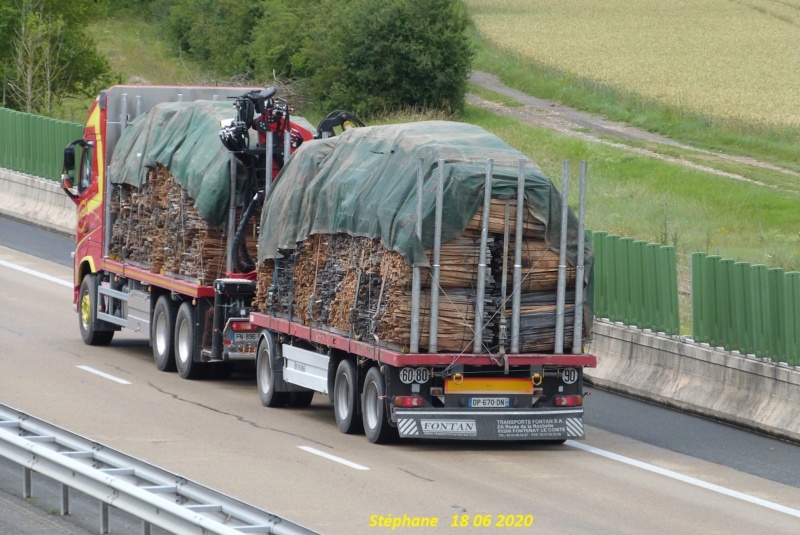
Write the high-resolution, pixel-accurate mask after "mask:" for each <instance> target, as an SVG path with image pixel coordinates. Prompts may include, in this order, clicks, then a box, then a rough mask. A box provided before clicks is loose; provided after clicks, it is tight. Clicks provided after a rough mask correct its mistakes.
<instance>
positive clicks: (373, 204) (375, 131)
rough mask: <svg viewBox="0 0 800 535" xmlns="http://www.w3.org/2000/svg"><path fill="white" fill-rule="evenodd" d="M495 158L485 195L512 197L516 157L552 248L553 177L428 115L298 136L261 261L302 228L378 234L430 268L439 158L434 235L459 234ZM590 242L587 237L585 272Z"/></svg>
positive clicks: (557, 206)
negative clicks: (306, 138) (419, 220)
mask: <svg viewBox="0 0 800 535" xmlns="http://www.w3.org/2000/svg"><path fill="white" fill-rule="evenodd" d="M420 158H422V159H423V160H424V172H425V181H424V191H425V193H424V196H423V225H422V228H423V235H422V241H420V240H419V239H418V238H417V236H416V233H415V220H416V211H417V208H416V205H417V192H416V188H417V185H416V183H417V169H418V165H419V164H418V161H419V159H420ZM487 158H493V160H494V179H493V183H492V196H493V197H512V198H516V191H517V177H518V165H519V159H520V158H524V159H525V160H526V162H527V165H526V167H525V197H526V199H527V206H528V207H529V210H530V211H531V212H532V214H533V215H534V216H535V217H536V218H537V219H539V220H540V221H542V222H544V223H545V225H546V234H545V236H546V241H547V243H548V245H549V246H550V247H551V248H552V249H554V250H557V249H558V247H559V236H560V220H561V199H560V196H559V193H558V192H557V191H556V189H555V187H554V186H553V183H552V182H551V181H550V179H549V178H547V177H546V176H544V174H543V173H542V171H541V170H540V169H539V168H538V167H537V166H536V164H534V163H533V162H531V161H530V160H529V159H528V158H526V157H525V155H524V154H522V153H521V152H519V151H518V150H516V149H514V148H513V147H511V146H509V145H508V144H506V143H505V142H504V141H502V140H501V139H500V138H498V137H497V136H495V135H493V134H490V133H488V132H486V131H485V130H483V129H481V128H479V127H477V126H474V125H469V124H464V123H456V122H447V121H426V122H418V123H408V124H398V125H388V126H374V127H365V128H357V129H354V130H349V131H347V132H345V133H344V134H343V135H341V136H339V137H335V138H331V139H327V140H320V141H312V142H307V143H304V144H303V145H302V146H301V147H300V148H299V149H298V151H297V152H296V153H295V154H294V156H293V157H292V159H291V160H290V161H289V163H288V164H287V165H286V167H284V169H283V170H282V171H281V173H280V175H279V176H278V178H277V179H276V181H275V182H274V184H273V188H272V191H271V193H270V195H269V196H268V198H267V199H266V202H265V205H264V210H263V212H262V219H261V234H260V237H259V261H263V260H264V259H266V258H279V257H280V256H281V253H280V250H291V249H294V248H296V246H297V243H298V242H301V241H303V240H304V239H305V238H307V237H308V236H310V235H313V234H318V233H323V234H331V233H340V232H341V233H347V234H350V235H354V236H367V237H372V238H380V239H381V240H382V241H383V243H384V244H385V245H386V247H388V248H389V249H392V250H395V251H397V252H399V253H400V254H402V255H403V256H404V257H405V258H406V259H407V260H408V261H409V263H410V264H412V265H420V266H428V265H429V261H428V258H427V257H426V255H425V248H430V247H431V246H432V244H433V239H434V214H435V204H436V180H438V177H439V160H440V159H444V174H445V182H444V202H443V206H444V209H443V221H442V241H443V242H444V241H447V240H450V239H452V238H455V237H456V236H459V235H460V234H462V233H463V231H464V229H465V228H466V226H467V223H468V222H469V221H470V220H471V219H472V218H473V216H474V215H475V214H476V213H477V211H478V209H479V208H480V206H481V204H482V202H483V189H484V182H485V176H486V159H487ZM577 226H578V225H577V219H576V218H575V216H574V215H573V214H572V213H571V212H570V217H569V234H568V243H569V246H568V248H567V249H568V251H567V257H568V260H569V261H570V263H571V264H572V265H574V264H575V257H576V252H577ZM592 258H593V257H592V253H591V246H590V244H589V243H588V241H587V244H586V263H587V270H586V273H587V278H588V274H589V273H590V272H591V269H590V268H591V262H592Z"/></svg>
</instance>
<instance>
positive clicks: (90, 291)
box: [78, 275, 114, 346]
mask: <svg viewBox="0 0 800 535" xmlns="http://www.w3.org/2000/svg"><path fill="white" fill-rule="evenodd" d="M96 310H97V275H86V276H85V277H84V278H83V281H82V282H81V291H80V293H79V294H78V326H79V327H80V329H81V338H83V342H84V343H85V344H87V345H90V346H107V345H108V344H110V343H111V339H112V338H114V331H98V330H96V329H95V328H94V321H95V318H96V316H95V311H96Z"/></svg>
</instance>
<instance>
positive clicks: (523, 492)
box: [0, 220, 800, 534]
mask: <svg viewBox="0 0 800 535" xmlns="http://www.w3.org/2000/svg"><path fill="white" fill-rule="evenodd" d="M9 228H11V229H12V230H11V231H9V230H7V229H9ZM8 232H13V233H14V234H15V235H16V237H15V238H14V239H15V240H17V241H12V240H9V239H7V236H8ZM45 234H47V233H45ZM21 236H25V238H21ZM51 238H52V235H50V237H49V238H40V231H38V230H35V229H30V228H17V227H13V225H12V226H8V222H7V221H3V220H0V284H2V286H3V288H4V292H3V294H2V298H0V299H1V300H2V306H0V348H2V349H1V350H0V351H1V352H0V355H1V356H0V402H2V403H5V404H8V405H11V406H13V407H16V408H18V409H20V410H22V411H25V412H29V413H31V414H33V415H35V416H37V417H39V418H42V419H45V420H48V421H50V422H52V423H54V424H56V425H60V426H62V427H65V428H68V429H70V430H72V431H74V432H77V433H79V434H82V435H84V436H87V437H91V438H92V439H94V440H98V441H100V442H103V443H107V444H108V445H110V446H111V447H114V448H116V449H119V450H122V451H124V452H126V453H128V454H131V455H134V456H135V457H139V458H141V459H143V460H145V461H148V462H151V463H154V464H156V465H159V466H162V467H164V468H166V469H168V470H171V471H174V472H177V473H180V474H182V475H183V476H185V477H188V478H190V479H193V480H195V481H197V482H199V483H202V484H204V485H207V486H210V487H212V488H215V489H216V490H218V491H221V492H224V493H226V494H230V495H232V496H235V497H237V498H239V499H242V500H244V501H247V502H249V503H252V504H254V505H256V506H259V507H262V508H264V509H266V510H269V511H272V512H274V513H277V514H279V515H281V516H284V517H287V518H289V519H291V520H293V521H295V522H297V523H300V524H304V525H306V526H308V527H310V528H312V529H315V530H317V531H320V532H322V533H329V534H337V533H342V534H345V533H347V534H350V533H375V532H376V530H378V531H379V532H380V531H382V530H383V531H391V530H390V529H389V528H381V527H379V526H375V527H370V524H371V523H377V522H378V519H379V518H378V517H380V516H384V517H387V516H389V515H391V516H392V517H398V516H401V517H402V515H408V516H410V517H420V518H427V519H431V520H432V519H437V520H438V526H437V528H428V529H424V530H422V528H417V529H415V528H409V529H405V530H403V529H399V530H395V531H392V533H417V532H419V531H420V530H422V531H426V532H435V533H439V532H453V533H473V532H474V533H483V532H488V531H494V530H496V529H500V528H498V527H497V522H498V521H499V520H501V519H503V518H504V517H501V515H506V514H514V515H532V516H533V519H534V522H533V525H532V528H530V529H524V528H518V529H513V528H512V531H514V532H537V533H554V532H562V533H621V534H625V533H631V534H633V533H637V534H638V533H643V532H648V533H670V534H674V533H722V532H733V531H737V532H740V531H741V532H750V531H758V532H762V533H787V534H788V533H797V532H800V510H798V509H799V508H800V484H798V481H800V477H798V476H800V448H798V446H795V445H790V444H786V443H783V442H779V441H776V440H772V439H769V438H766V437H762V436H759V435H755V434H752V433H748V432H745V431H742V430H739V429H734V428H730V427H727V426H724V425H720V424H717V423H715V422H710V421H707V420H703V419H700V418H696V417H692V416H687V415H683V414H680V413H677V412H674V411H671V410H666V409H663V408H661V407H657V406H654V405H650V404H647V403H642V402H640V401H636V400H631V399H628V398H623V397H620V396H616V395H613V394H609V393H605V392H601V391H597V390H594V391H593V392H592V395H591V396H590V397H589V398H587V401H586V408H587V416H586V423H587V440H586V441H581V442H575V443H572V442H569V443H568V444H567V445H565V446H543V445H537V444H506V443H501V444H483V443H470V442H463V443H460V442H455V443H454V442H403V443H400V444H394V445H390V446H375V445H372V444H369V443H368V442H367V440H366V439H365V438H364V437H363V436H349V435H342V434H340V433H339V432H338V430H337V428H336V423H335V420H334V417H333V412H332V408H331V405H330V403H329V402H328V401H327V398H325V397H324V396H320V395H318V396H316V398H315V400H314V403H313V404H312V406H311V407H310V408H309V409H304V410H290V409H283V410H278V409H265V408H263V407H261V405H260V404H259V402H258V396H257V393H256V390H255V385H254V377H253V374H252V372H247V371H242V372H240V373H238V374H236V375H235V376H234V377H233V378H232V379H231V380H227V381H200V382H195V381H184V380H181V379H180V378H179V377H178V376H177V375H175V374H166V373H161V372H158V371H157V370H156V368H155V366H154V365H153V364H152V356H151V352H150V349H149V347H148V344H147V341H146V339H144V338H143V337H142V336H141V335H136V334H125V333H119V334H118V335H117V336H116V337H115V339H114V342H113V343H112V345H111V346H110V347H108V348H96V347H88V346H85V345H83V343H82V342H81V340H80V336H79V334H78V328H77V318H76V316H75V313H74V312H73V310H72V304H71V295H72V293H71V290H70V288H69V287H68V286H69V281H70V280H71V278H72V274H71V269H70V268H69V267H68V266H65V265H63V264H58V263H54V262H50V261H46V260H43V259H41V258H39V257H37V256H33V255H29V254H26V253H24V252H21V251H20V249H23V250H24V249H25V248H26V247H28V246H29V245H30V246H33V245H32V244H35V243H40V240H44V239H51ZM64 240H66V239H64ZM4 245H5V246H4ZM62 246H65V247H66V249H65V250H66V251H69V250H70V249H71V241H65V242H63V243H62V242H60V241H59V240H58V239H56V240H55V241H54V242H52V243H50V244H49V245H47V246H46V247H45V249H47V251H48V252H49V253H50V254H52V255H53V256H52V257H53V258H63V254H62V253H60V252H58V251H59V249H60V248H61V247H62ZM34 252H35V251H34ZM67 254H68V253H67ZM67 258H69V257H68V256H67ZM67 263H69V262H67ZM19 268H23V269H25V270H28V271H20V270H19ZM30 271H36V272H40V273H42V274H44V275H46V276H48V277H51V278H50V279H41V278H38V277H37V276H36V275H34V274H31V273H30ZM54 280H60V281H62V282H63V283H66V284H61V283H57V282H53V281H54ZM78 366H84V367H89V368H91V369H94V370H98V371H102V372H104V373H106V374H110V375H112V376H115V377H118V378H123V379H125V380H126V381H128V382H129V383H130V384H120V383H117V382H114V381H110V380H108V379H106V378H104V377H101V376H98V375H95V374H92V373H89V372H87V371H85V369H84V368H78ZM319 453H323V454H327V455H328V457H324V456H320V455H319ZM330 456H333V457H334V458H335V459H331V458H330ZM337 459H338V461H337ZM340 461H348V462H349V463H351V464H343V463H342V462H340ZM353 463H354V464H355V465H356V466H354V465H353ZM3 473H4V471H3V470H0V480H2V479H5V478H4V477H3V476H2V474H3ZM9 473H10V474H12V477H11V479H12V480H13V473H14V471H13V470H11V471H10V472H9ZM19 486H20V482H19V480H18V479H17V481H16V482H14V481H11V482H10V488H11V489H14V488H18V487H19ZM0 487H3V488H6V487H5V486H4V485H3V484H2V482H0ZM8 496H13V493H8V494H5V495H3V494H0V508H2V510H3V511H8V510H10V509H13V508H15V506H14V505H8V504H7V500H5V499H4V497H6V498H7V497H8ZM22 503H23V504H25V503H26V502H24V501H23V502H22ZM17 505H18V504H17ZM44 507H45V508H48V507H49V509H52V507H53V506H47V505H45V506H44ZM16 508H17V509H18V507H16ZM49 509H48V510H49ZM454 515H455V516H454ZM461 515H470V516H467V517H463V516H461ZM476 515H492V518H491V523H492V525H493V526H495V527H494V528H478V527H471V526H470V527H459V526H458V524H459V523H460V522H462V521H463V520H464V519H467V521H468V522H470V523H472V522H474V521H476V519H478V520H484V519H485V518H486V517H485V516H476ZM0 516H4V515H0ZM45 516H46V515H45ZM59 520H60V519H59ZM454 520H455V523H456V527H450V526H451V524H452V523H453V521H454ZM506 529H508V528H506ZM0 532H3V533H5V532H6V531H5V530H3V527H2V524H0ZM11 533H16V532H13V531H12V532H11ZM19 533H44V532H38V531H29V532H22V531H20V532H19ZM52 533H62V531H53V532H52ZM70 533H72V532H70ZM75 533H80V532H75Z"/></svg>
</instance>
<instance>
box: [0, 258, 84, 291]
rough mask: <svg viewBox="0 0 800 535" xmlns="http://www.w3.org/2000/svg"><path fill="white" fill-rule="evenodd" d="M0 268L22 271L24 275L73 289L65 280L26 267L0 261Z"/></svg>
mask: <svg viewBox="0 0 800 535" xmlns="http://www.w3.org/2000/svg"><path fill="white" fill-rule="evenodd" d="M0 266H4V267H7V268H10V269H15V270H17V271H21V272H22V273H26V274H28V275H33V276H34V277H39V278H40V279H44V280H46V281H50V282H55V283H56V284H60V285H61V286H66V287H67V288H72V283H71V282H67V281H65V280H61V279H58V278H56V277H53V276H51V275H47V274H45V273H41V272H39V271H34V270H32V269H28V268H26V267H22V266H18V265H17V264H12V263H11V262H6V261H5V260H0Z"/></svg>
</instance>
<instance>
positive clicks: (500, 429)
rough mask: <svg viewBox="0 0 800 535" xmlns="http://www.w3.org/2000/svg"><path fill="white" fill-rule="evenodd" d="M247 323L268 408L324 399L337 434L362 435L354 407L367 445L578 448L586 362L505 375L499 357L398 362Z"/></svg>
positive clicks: (320, 333)
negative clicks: (294, 394)
mask: <svg viewBox="0 0 800 535" xmlns="http://www.w3.org/2000/svg"><path fill="white" fill-rule="evenodd" d="M250 323H252V324H253V325H256V326H258V327H260V328H262V329H263V330H262V332H261V334H260V335H259V337H260V339H259V353H258V360H257V362H258V383H259V392H260V394H261V396H262V400H264V399H266V400H267V405H271V404H272V397H271V396H274V392H273V391H274V390H275V389H278V390H282V391H283V390H286V389H287V388H289V387H290V386H289V385H295V386H300V387H304V388H308V389H312V390H314V391H316V392H321V393H323V394H328V395H329V396H330V398H331V401H332V402H333V404H334V412H335V413H336V418H337V422H339V427H340V429H341V430H342V431H344V432H353V431H355V430H356V429H359V430H360V427H359V425H358V421H356V422H355V423H352V422H351V421H350V420H352V418H351V417H352V412H353V411H355V410H356V407H358V406H359V405H360V407H361V411H363V412H362V423H363V426H364V428H365V431H366V432H367V436H368V438H369V439H370V440H371V441H373V442H380V441H383V440H386V439H388V438H389V437H391V435H393V434H395V433H396V434H397V435H398V436H399V437H400V438H431V439H473V440H475V439H478V440H548V441H554V442H561V441H564V440H567V439H581V438H584V435H585V434H584V429H583V368H587V367H589V368H591V367H595V366H596V365H597V359H596V357H594V356H592V355H586V354H577V355H572V354H562V355H554V354H516V355H508V372H506V371H505V368H504V366H505V365H504V363H503V362H501V361H500V360H499V358H498V355H493V354H488V353H486V354H472V353H470V354H451V353H436V354H427V353H403V352H401V351H398V350H394V349H390V348H386V347H380V346H377V345H375V344H370V343H367V342H361V341H358V340H353V339H352V338H349V337H348V336H346V335H343V334H337V333H334V332H330V331H327V330H322V329H317V328H314V327H311V326H308V325H302V324H300V323H296V322H292V321H289V320H288V319H284V318H277V317H273V316H270V315H267V314H262V313H258V312H251V313H250ZM343 362H344V364H342V363H343ZM359 370H360V371H359ZM370 370H374V371H370ZM458 370H460V371H458ZM348 373H351V374H352V375H350V376H348ZM351 382H352V383H354V384H351ZM359 395H360V399H358V398H357V397H356V396H359ZM545 399H547V402H546V403H541V404H538V402H539V400H545ZM275 404H277V403H275ZM479 404H480V405H483V406H478V405H479ZM537 404H538V406H537Z"/></svg>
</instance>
